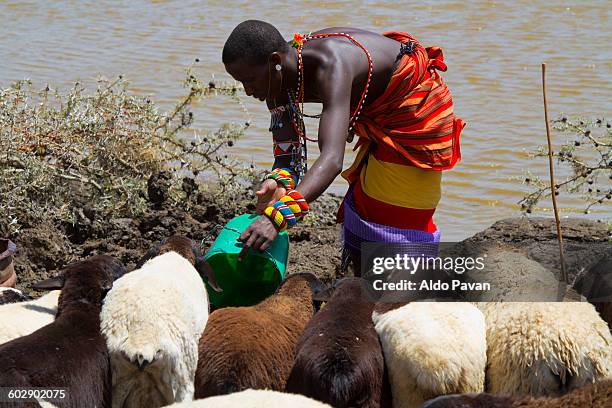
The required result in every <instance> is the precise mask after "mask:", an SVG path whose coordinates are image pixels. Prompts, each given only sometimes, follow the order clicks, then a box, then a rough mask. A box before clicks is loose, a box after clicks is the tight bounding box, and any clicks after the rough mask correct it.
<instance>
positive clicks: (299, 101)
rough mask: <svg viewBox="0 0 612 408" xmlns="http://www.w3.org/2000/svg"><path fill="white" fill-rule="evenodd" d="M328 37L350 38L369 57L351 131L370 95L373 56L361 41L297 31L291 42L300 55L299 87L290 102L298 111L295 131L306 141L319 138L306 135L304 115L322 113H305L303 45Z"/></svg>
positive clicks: (344, 35) (350, 123)
mask: <svg viewBox="0 0 612 408" xmlns="http://www.w3.org/2000/svg"><path fill="white" fill-rule="evenodd" d="M327 37H345V38H348V39H349V40H350V41H351V42H353V44H355V45H357V46H358V47H359V48H361V49H362V50H363V51H364V52H365V53H366V56H367V57H368V78H367V80H366V85H365V87H364V89H363V93H362V94H361V98H360V99H359V103H358V104H357V107H356V108H355V110H354V111H353V114H352V115H351V118H350V120H349V128H348V131H349V132H350V131H351V130H353V127H354V126H355V123H356V122H357V120H358V119H359V115H360V114H361V110H362V109H363V103H364V101H365V99H366V97H367V96H368V89H369V87H370V81H371V79H372V72H373V71H374V65H373V64H372V56H371V55H370V52H369V51H368V50H367V49H366V48H365V47H364V46H363V45H361V44H360V43H359V41H357V40H355V39H354V38H353V37H352V36H351V35H350V34H346V33H324V34H315V35H307V36H305V37H302V36H301V35H300V34H297V33H296V34H295V35H294V36H293V41H292V42H291V45H292V46H293V47H295V48H296V50H297V57H298V70H297V75H298V78H297V82H298V89H297V95H294V97H292V96H291V93H289V102H290V104H291V105H292V106H295V112H296V114H295V115H293V128H294V130H295V132H296V133H297V135H298V136H299V137H300V138H302V139H304V141H305V142H306V141H311V142H316V141H317V140H316V139H309V138H308V137H307V136H306V127H305V126H304V119H303V118H304V117H310V118H320V117H321V115H320V114H319V115H312V116H311V115H306V114H304V63H303V61H302V46H303V45H304V43H305V42H307V41H310V40H316V39H320V38H327ZM300 105H301V106H300ZM305 142H304V144H305Z"/></svg>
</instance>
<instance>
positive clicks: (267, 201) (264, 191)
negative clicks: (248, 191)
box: [255, 179, 287, 214]
mask: <svg viewBox="0 0 612 408" xmlns="http://www.w3.org/2000/svg"><path fill="white" fill-rule="evenodd" d="M286 193H287V191H286V190H285V189H284V188H283V187H279V185H278V183H277V182H276V180H272V179H268V180H264V182H263V183H261V187H260V188H259V191H256V192H255V195H256V196H257V212H258V213H259V214H263V212H264V210H265V209H266V208H268V207H269V206H271V205H273V204H274V203H275V202H277V201H278V200H280V198H281V197H282V196H284V195H285V194H286Z"/></svg>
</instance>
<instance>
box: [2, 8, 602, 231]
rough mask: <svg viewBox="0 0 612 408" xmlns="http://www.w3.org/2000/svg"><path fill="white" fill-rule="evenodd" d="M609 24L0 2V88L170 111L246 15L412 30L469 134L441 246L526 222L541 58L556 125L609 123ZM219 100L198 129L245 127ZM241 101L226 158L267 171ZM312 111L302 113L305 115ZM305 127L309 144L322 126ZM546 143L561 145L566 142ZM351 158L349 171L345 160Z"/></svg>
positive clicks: (598, 16) (259, 113) (537, 168)
mask: <svg viewBox="0 0 612 408" xmlns="http://www.w3.org/2000/svg"><path fill="white" fill-rule="evenodd" d="M610 14H611V11H610V3H609V2H607V1H603V0H602V1H588V2H585V1H581V2H563V1H558V0H550V1H542V0H530V1H526V0H517V1H511V2H496V1H432V0H423V1H420V2H397V1H382V0H370V1H363V2H360V3H358V2H354V1H335V2H333V3H327V2H320V1H300V2H285V1H277V0H268V1H261V0H251V1H238V2H233V1H228V0H224V1H217V0H214V1H195V0H181V1H178V0H166V1H164V0H156V1H145V0H131V1H111V0H96V1H89V0H79V1H76V0H72V1H68V0H54V1H42V0H30V1H28V0H22V1H2V0H0V86H2V87H4V86H7V85H8V84H9V83H10V82H11V81H14V80H17V79H23V78H31V79H32V80H33V81H34V83H35V84H37V85H40V86H41V87H42V86H44V85H45V84H47V83H49V84H51V85H52V87H59V88H60V89H62V88H64V89H65V88H67V87H69V86H70V85H71V84H72V83H73V82H74V81H75V80H81V81H84V82H85V83H91V84H92V85H91V86H92V89H93V87H94V83H95V82H94V81H95V78H96V77H97V76H98V75H103V76H106V77H113V76H116V75H119V74H123V75H125V77H126V78H128V79H129V80H130V83H131V90H133V91H135V92H138V93H142V94H143V95H144V94H146V95H151V96H152V97H153V98H154V99H155V100H156V102H158V103H159V104H161V105H162V106H163V107H166V108H169V107H170V106H171V105H172V103H173V102H174V101H175V100H176V98H177V96H178V95H181V94H182V92H183V90H182V89H181V81H182V80H183V79H184V72H185V68H186V67H187V66H188V65H190V64H192V63H193V62H194V61H195V59H196V58H199V59H200V62H199V63H198V64H197V73H198V74H199V75H200V76H202V77H204V78H208V77H210V76H211V75H212V74H214V75H215V78H219V79H223V78H225V79H229V78H228V77H227V76H226V75H225V74H224V69H223V65H222V63H221V49H222V47H223V43H224V40H225V38H226V37H227V35H228V34H229V33H230V32H231V30H232V29H233V27H234V26H235V25H236V24H238V23H239V22H241V21H243V20H246V19H250V18H254V19H260V20H265V21H268V22H271V23H272V24H274V25H276V26H277V27H278V28H279V30H280V31H281V33H283V35H284V36H285V37H286V38H290V37H291V36H292V34H293V32H303V33H306V32H309V31H314V30H317V29H320V28H323V27H330V26H355V27H360V28H365V29H370V30H373V31H378V32H382V31H387V30H403V31H408V32H410V33H411V34H413V35H414V36H416V37H417V38H418V39H419V40H420V42H421V43H422V44H424V45H425V46H428V45H439V46H442V47H443V49H444V55H445V60H446V62H447V64H448V67H449V70H448V72H447V73H445V74H444V77H445V79H446V81H447V82H448V84H449V87H450V89H451V91H452V92H453V95H454V101H455V112H456V113H457V115H458V116H459V117H461V118H463V119H464V120H465V121H466V122H467V124H468V126H467V128H466V129H465V131H464V133H463V136H462V152H463V161H462V162H461V164H460V165H459V166H457V167H456V168H455V169H453V170H452V171H449V172H446V173H445V175H444V180H443V182H444V184H443V189H444V190H443V198H442V201H441V203H440V206H439V208H438V211H437V213H436V222H437V224H438V225H439V227H440V229H441V230H442V236H443V239H444V240H447V241H448V240H458V239H461V238H464V237H467V236H468V235H470V234H472V233H474V232H476V231H479V230H482V229H484V228H486V227H488V226H489V225H490V224H491V223H492V222H494V221H495V220H497V219H500V218H503V217H509V216H518V215H520V212H519V207H518V205H517V204H516V203H517V201H518V200H519V199H520V198H521V197H522V196H523V195H524V193H525V192H526V191H528V187H527V186H525V185H523V184H522V183H521V180H522V179H523V178H524V174H525V170H526V169H530V170H531V171H532V172H534V173H536V174H539V175H542V176H546V175H547V166H548V164H547V162H546V161H545V160H544V159H531V158H529V157H528V154H527V153H528V152H529V151H532V150H534V149H535V148H537V147H538V146H539V145H543V144H545V142H546V137H545V128H544V120H543V109H542V93H541V73H540V64H541V63H542V62H546V63H547V70H548V75H547V80H548V97H549V111H550V114H551V116H552V117H557V116H559V115H561V114H563V113H567V114H580V115H586V116H591V117H593V116H598V117H602V116H604V117H607V118H609V119H611V120H612V98H611V96H612V93H611V91H612V82H611V81H610V78H611V77H612V47H610V44H612V30H611V29H610V24H611V22H610V20H611V18H610ZM606 27H607V28H606ZM214 101H215V102H214V103H208V102H207V103H205V104H200V105H198V106H196V108H195V110H194V113H195V115H196V118H197V123H196V124H197V126H198V127H202V128H216V127H217V126H218V125H220V124H221V123H223V122H232V121H234V122H242V121H244V120H245V117H244V113H243V112H242V111H241V110H240V108H239V107H238V106H237V105H236V104H234V103H232V102H231V101H229V100H223V99H218V100H217V99H215V100H214ZM245 102H246V106H247V108H248V111H249V113H250V116H251V117H252V123H253V126H251V127H250V129H249V130H248V133H247V135H246V137H245V138H244V139H243V140H240V141H239V142H238V143H237V146H236V147H234V150H233V151H234V152H235V153H236V154H237V156H238V157H239V158H241V159H243V160H246V161H248V162H251V161H252V162H254V163H256V164H257V165H261V166H269V165H270V164H271V137H270V135H269V133H268V132H267V127H268V124H269V114H268V113H267V110H266V109H265V106H264V104H263V103H260V102H259V101H255V100H254V99H253V100H245ZM318 108H319V107H318V106H316V105H313V106H308V105H307V107H306V111H307V112H308V113H316V112H317V110H318ZM307 125H308V130H309V133H310V134H311V135H312V134H314V133H315V132H316V130H317V128H316V122H307ZM554 136H555V141H556V143H560V142H563V141H565V140H567V139H569V138H570V136H569V135H564V134H555V135H554ZM310 151H311V152H314V151H316V147H315V146H312V147H311V149H310ZM347 152H348V153H347V158H346V165H348V164H350V161H351V159H352V157H353V155H352V153H350V149H347ZM312 156H313V157H312V158H313V159H314V158H315V157H316V156H315V155H312ZM563 176H564V173H563V172H562V171H561V173H560V176H559V177H560V178H562V177H563ZM330 191H333V192H336V193H343V192H344V191H346V184H345V183H344V181H343V180H342V179H341V178H340V177H339V178H338V179H337V180H336V181H335V182H334V184H333V185H332V187H331V189H330ZM559 200H560V201H559V205H560V207H561V210H562V215H563V216H585V217H590V218H599V219H602V218H603V219H607V220H610V219H611V217H612V208H611V207H612V205H611V204H609V203H610V201H608V204H604V205H603V206H599V207H597V208H595V209H594V211H593V212H592V213H591V214H590V215H588V216H586V215H581V209H583V208H584V207H585V204H583V202H582V201H580V200H578V199H576V198H573V197H570V196H568V195H567V194H563V193H562V194H561V196H560V197H559ZM550 206H551V205H550V203H549V202H542V203H541V207H540V208H539V210H538V211H536V213H539V214H544V215H547V216H551V213H550V210H548V207H550Z"/></svg>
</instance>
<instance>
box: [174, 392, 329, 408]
mask: <svg viewBox="0 0 612 408" xmlns="http://www.w3.org/2000/svg"><path fill="white" fill-rule="evenodd" d="M171 407H172V408H287V407H289V408H332V407H331V405H327V404H324V403H322V402H319V401H315V400H313V399H310V398H307V397H304V396H303V395H298V394H286V393H282V392H278V391H271V390H252V389H248V390H244V391H240V392H235V393H233V394H229V395H220V396H216V397H209V398H205V399H201V400H197V401H193V402H187V403H182V404H174V405H171Z"/></svg>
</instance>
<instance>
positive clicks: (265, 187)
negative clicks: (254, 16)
mask: <svg viewBox="0 0 612 408" xmlns="http://www.w3.org/2000/svg"><path fill="white" fill-rule="evenodd" d="M223 63H224V64H225V68H226V70H227V72H228V73H229V74H230V75H231V76H232V77H234V79H236V80H237V81H240V82H242V84H243V85H244V89H245V92H246V94H247V95H249V96H253V97H255V98H257V99H259V100H261V101H266V103H267V105H268V108H269V109H270V111H271V114H272V123H271V126H270V130H271V131H272V135H273V140H274V153H275V162H274V169H275V170H274V171H273V172H272V173H271V174H270V175H269V176H268V177H267V178H266V180H264V182H263V184H262V185H261V188H260V189H259V191H257V192H256V195H257V199H258V204H257V208H258V210H259V211H260V212H262V213H263V214H265V216H262V217H260V218H259V219H257V220H256V221H255V222H253V224H252V225H251V226H250V227H249V228H248V229H247V230H246V231H244V233H243V234H242V235H241V236H240V238H239V239H240V240H241V241H242V242H243V243H244V245H245V250H248V248H252V249H255V250H264V249H266V248H267V247H268V246H269V245H270V244H271V242H272V241H273V240H274V238H275V237H276V236H277V233H278V230H280V229H284V228H286V227H288V226H292V225H293V224H295V222H296V221H298V220H299V219H301V218H302V217H303V216H305V214H306V212H307V208H308V206H307V203H309V202H312V201H313V200H315V199H316V198H317V197H319V196H320V195H321V194H322V193H323V192H324V191H325V190H326V189H327V188H328V187H329V185H330V184H331V183H332V182H333V180H334V179H335V178H336V176H337V175H338V174H340V172H341V171H342V161H343V157H344V148H345V144H346V143H347V141H349V142H350V141H352V139H353V135H354V134H356V135H358V136H359V142H358V143H357V146H356V148H357V147H359V152H358V154H357V158H356V160H355V163H354V164H353V165H352V166H351V167H350V168H349V169H348V170H347V171H345V172H344V173H343V176H344V177H345V178H346V179H347V180H348V182H349V184H350V188H349V191H348V193H347V195H346V197H345V199H344V202H343V205H342V208H341V209H340V211H339V214H338V215H339V220H342V221H343V233H344V245H345V253H346V254H348V255H350V257H351V258H352V260H353V263H354V266H355V272H356V274H357V275H358V274H359V273H360V267H359V259H360V249H361V244H362V243H363V242H389V243H413V242H426V243H437V242H439V239H440V234H439V231H438V229H437V227H436V225H435V224H434V222H433V219H432V217H433V214H434V212H435V209H436V206H437V204H438V201H439V199H440V192H441V190H440V183H441V170H446V169H450V168H452V167H453V166H454V165H455V164H456V163H457V162H458V161H459V159H460V156H461V154H460V150H459V135H460V133H461V130H462V128H463V122H462V121H461V120H460V119H457V118H456V117H455V115H454V113H453V102H452V98H451V95H450V92H449V90H448V88H447V87H446V84H445V83H444V81H443V80H442V78H441V77H440V75H439V74H438V72H437V71H438V70H441V71H445V70H446V66H445V65H444V61H443V56H442V51H441V50H440V49H439V48H435V47H432V48H427V49H425V48H424V47H422V46H421V45H420V44H419V43H418V41H417V40H416V39H415V38H413V37H411V36H410V35H408V34H405V33H400V32H391V33H385V35H379V34H376V33H373V32H369V31H365V30H360V29H355V28H348V27H341V28H340V27H335V28H328V29H324V30H320V31H317V32H315V33H311V34H309V35H308V36H301V35H299V34H296V35H295V36H294V39H293V41H291V42H290V43H287V42H286V41H285V40H284V39H283V37H282V36H281V34H280V33H279V32H278V30H277V29H276V28H275V27H274V26H272V25H270V24H268V23H265V22H262V21H256V20H248V21H244V22H242V23H240V24H239V25H238V26H237V27H236V28H235V29H234V30H233V31H232V33H231V34H230V36H229V38H228V39H227V41H226V43H225V46H224V48H223ZM304 102H306V103H308V102H319V103H322V105H323V110H322V112H321V114H320V116H317V117H320V124H319V134H318V146H319V149H320V152H321V154H320V156H319V158H318V159H317V160H316V161H315V163H314V165H313V166H312V168H310V169H309V170H307V171H306V162H305V152H306V142H307V140H309V136H308V135H306V132H305V129H304V126H303V116H304V114H303V111H302V106H303V105H302V104H303V103H304ZM281 169H283V170H281ZM288 190H293V191H289V192H288Z"/></svg>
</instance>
